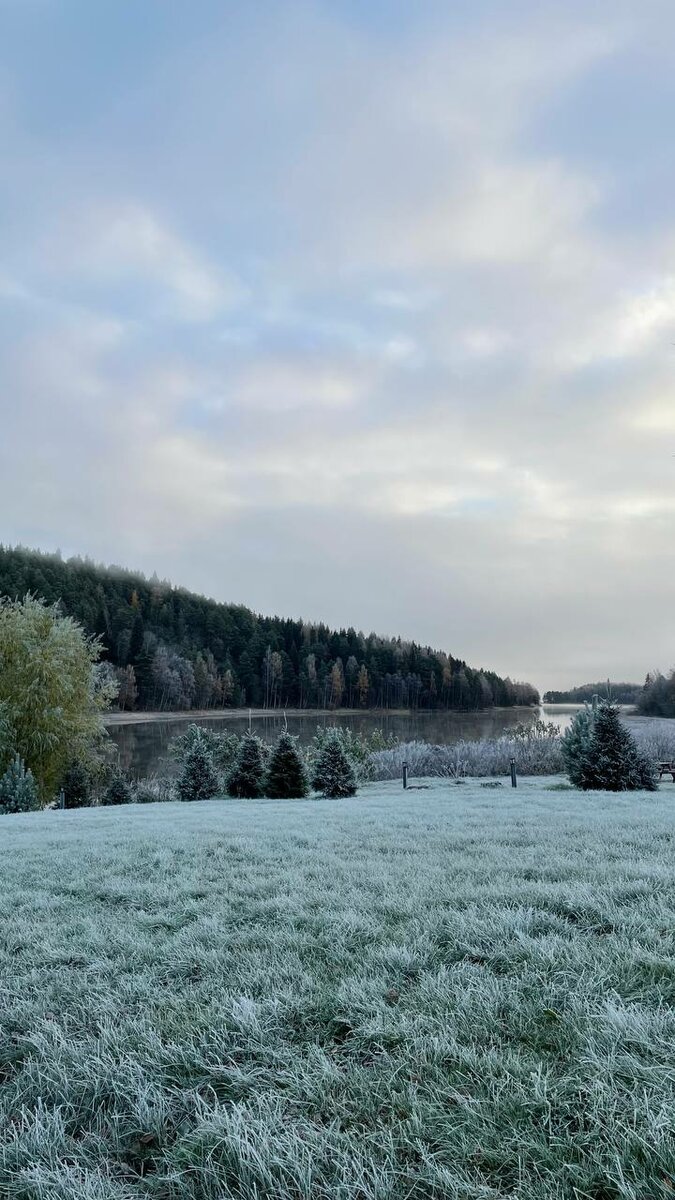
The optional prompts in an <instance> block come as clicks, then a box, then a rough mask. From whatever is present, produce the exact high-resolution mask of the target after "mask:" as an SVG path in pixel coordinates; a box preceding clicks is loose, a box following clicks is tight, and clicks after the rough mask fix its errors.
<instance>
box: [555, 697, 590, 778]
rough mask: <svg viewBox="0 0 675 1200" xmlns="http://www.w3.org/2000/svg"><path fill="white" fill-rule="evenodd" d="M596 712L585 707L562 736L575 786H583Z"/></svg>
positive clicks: (565, 754)
mask: <svg viewBox="0 0 675 1200" xmlns="http://www.w3.org/2000/svg"><path fill="white" fill-rule="evenodd" d="M594 720H595V717H594V713H593V711H592V710H591V709H590V708H589V707H588V705H587V704H586V705H584V707H583V708H582V709H581V710H580V711H579V712H578V713H577V714H576V716H575V717H574V720H573V721H572V723H571V725H570V727H569V729H567V730H566V731H565V733H564V734H563V736H562V739H561V743H560V748H561V752H562V757H563V763H564V764H565V770H566V771H567V774H568V777H569V781H570V783H573V784H574V786H575V787H581V786H582V783H581V780H582V776H583V770H584V763H585V762H586V759H587V757H588V752H589V750H590V746H591V740H592V738H593V724H594Z"/></svg>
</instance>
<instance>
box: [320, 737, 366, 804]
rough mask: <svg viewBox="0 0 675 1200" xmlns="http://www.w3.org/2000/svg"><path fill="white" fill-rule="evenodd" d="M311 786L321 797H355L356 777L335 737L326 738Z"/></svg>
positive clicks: (338, 740)
mask: <svg viewBox="0 0 675 1200" xmlns="http://www.w3.org/2000/svg"><path fill="white" fill-rule="evenodd" d="M312 786H313V787H314V789H315V791H317V792H320V793H321V794H322V795H323V796H329V797H331V798H335V799H337V798H342V797H344V796H355V795H356V775H355V774H354V768H353V766H352V764H351V763H350V761H349V759H348V758H347V755H346V754H345V752H344V750H343V749H342V745H341V743H340V739H339V738H338V737H336V736H334V735H333V736H331V737H328V738H326V741H325V742H324V744H323V747H322V749H321V752H320V754H319V757H318V759H317V761H316V766H315V768H314V778H313V779H312Z"/></svg>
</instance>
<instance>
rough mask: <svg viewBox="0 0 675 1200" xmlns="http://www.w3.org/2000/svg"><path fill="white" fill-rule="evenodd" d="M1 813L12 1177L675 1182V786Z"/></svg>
mask: <svg viewBox="0 0 675 1200" xmlns="http://www.w3.org/2000/svg"><path fill="white" fill-rule="evenodd" d="M549 788H550V781H547V780H542V779H528V780H524V781H523V783H522V787H521V788H520V789H519V790H518V792H512V791H511V790H510V789H507V788H506V787H504V788H487V787H485V786H481V785H480V784H479V783H477V782H476V783H465V784H462V785H454V784H452V783H450V782H447V781H434V782H433V784H432V786H431V787H429V788H428V789H427V790H420V791H411V792H408V793H405V794H404V793H403V792H402V791H401V790H399V786H398V785H392V784H375V785H371V786H369V787H368V788H366V789H364V790H363V792H362V793H361V794H360V795H359V796H358V797H357V798H356V799H354V800H351V801H312V800H308V801H296V802H288V801H286V802H277V801H258V802H255V801H254V802H245V801H242V802H238V801H236V802H235V801H226V800H214V801H209V802H208V803H201V804H195V805H179V804H172V805H144V806H134V807H128V808H122V809H98V810H92V809H89V810H86V809H85V810H79V811H72V812H60V813H56V812H55V813H39V814H30V815H26V816H15V817H4V818H2V826H1V829H0V837H1V838H2V842H1V845H0V870H1V872H2V891H1V906H2V911H1V920H0V1022H1V1026H0V1027H1V1031H2V1032H1V1035H0V1080H1V1086H0V1142H1V1150H0V1195H2V1196H3V1197H11V1198H12V1200H38V1198H39V1200H75V1198H77V1200H136V1198H139V1197H156V1198H161V1200H224V1198H227V1197H236V1198H237V1200H376V1198H377V1200H404V1198H406V1200H427V1198H438V1200H441V1198H445V1197H455V1198H456V1200H460V1198H461V1200H488V1198H490V1200H493V1198H494V1200H496V1198H497V1197H499V1198H504V1197H513V1198H515V1197H517V1198H518V1200H554V1198H556V1197H576V1198H578V1200H582V1198H583V1200H586V1198H589V1200H614V1198H617V1197H625V1198H626V1200H628V1198H630V1200H648V1198H649V1200H657V1198H662V1197H670V1196H672V1195H675V1184H671V1179H672V1178H673V1177H674V1176H675V1138H674V1135H675V1128H674V1125H675V1007H674V1006H675V878H674V873H673V855H674V851H675V787H673V786H672V785H664V786H663V787H662V789H661V791H660V792H659V793H657V794H655V795H651V796H650V795H643V794H633V795H619V796H613V795H605V794H592V795H580V794H578V793H576V792H572V791H562V790H549Z"/></svg>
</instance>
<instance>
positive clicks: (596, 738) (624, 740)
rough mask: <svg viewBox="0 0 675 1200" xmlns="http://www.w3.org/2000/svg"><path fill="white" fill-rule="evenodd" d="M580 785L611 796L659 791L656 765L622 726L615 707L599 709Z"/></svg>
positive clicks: (582, 768) (602, 706) (607, 705)
mask: <svg viewBox="0 0 675 1200" xmlns="http://www.w3.org/2000/svg"><path fill="white" fill-rule="evenodd" d="M580 785H581V787H582V788H584V789H585V790H590V789H593V790H598V789H602V790H603V791H608V792H632V791H638V790H645V791H649V792H653V791H656V787H657V784H656V771H655V769H654V765H653V764H652V763H651V762H650V761H649V760H648V759H647V758H646V757H645V755H644V754H642V752H641V751H640V749H639V748H638V746H637V744H636V742H635V739H634V738H633V737H632V735H631V734H630V733H629V731H628V730H627V729H626V727H625V725H622V724H621V720H620V717H619V710H618V708H616V707H615V706H614V705H612V704H606V703H603V704H601V705H600V706H599V708H598V711H597V714H596V716H595V720H594V722H593V733H592V736H591V740H590V744H589V746H588V750H587V752H586V754H585V755H584V757H583V759H582V765H581V771H580Z"/></svg>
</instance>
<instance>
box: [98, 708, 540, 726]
mask: <svg viewBox="0 0 675 1200" xmlns="http://www.w3.org/2000/svg"><path fill="white" fill-rule="evenodd" d="M411 711H412V710H411V709H409V708H285V709H284V708H250V709H249V708H201V709H200V708H190V709H186V710H182V711H181V712H161V711H152V712H151V711H148V712H110V713H104V714H103V724H104V725H106V726H115V725H144V724H146V723H147V722H149V721H208V720H213V721H222V720H230V721H248V718H249V714H250V716H251V718H252V719H260V718H261V717H279V718H282V717H283V716H284V715H285V716H287V717H365V716H376V717H396V716H399V717H401V716H405V717H407V716H410V714H411ZM534 711H536V706H532V705H519V704H514V705H510V706H509V707H508V708H505V709H501V708H480V709H477V710H476V711H475V712H470V713H467V712H460V711H458V710H457V709H455V708H448V709H431V710H430V709H422V710H421V711H420V710H419V709H417V710H416V711H415V716H420V717H427V716H438V715H439V713H443V712H447V713H451V714H452V715H453V716H458V717H470V716H480V715H482V714H489V713H494V712H534Z"/></svg>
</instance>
